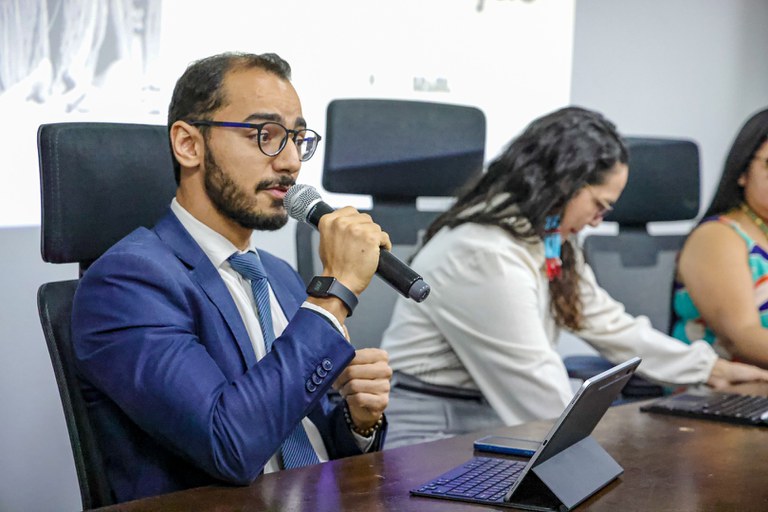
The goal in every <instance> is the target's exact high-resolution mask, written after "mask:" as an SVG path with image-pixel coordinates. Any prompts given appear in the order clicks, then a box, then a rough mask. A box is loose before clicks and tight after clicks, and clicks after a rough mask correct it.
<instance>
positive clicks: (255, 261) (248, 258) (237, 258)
mask: <svg viewBox="0 0 768 512" xmlns="http://www.w3.org/2000/svg"><path fill="white" fill-rule="evenodd" d="M229 264H230V265H231V266H232V268H233V269H235V271H236V272H237V273H238V274H240V275H242V276H243V277H245V278H247V279H250V280H251V281H258V280H262V279H266V278H267V273H266V271H265V270H264V265H262V263H261V258H259V255H258V254H256V253H255V252H253V251H248V252H244V253H242V254H241V253H239V252H236V253H234V254H233V255H232V256H230V257H229Z"/></svg>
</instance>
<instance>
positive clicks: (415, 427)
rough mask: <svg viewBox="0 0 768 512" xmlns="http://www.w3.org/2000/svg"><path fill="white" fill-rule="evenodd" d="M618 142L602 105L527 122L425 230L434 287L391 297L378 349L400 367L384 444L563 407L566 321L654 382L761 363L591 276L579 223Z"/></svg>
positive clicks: (615, 183) (422, 258)
mask: <svg viewBox="0 0 768 512" xmlns="http://www.w3.org/2000/svg"><path fill="white" fill-rule="evenodd" d="M627 157H628V155H627V149H626V147H625V145H624V142H623V140H622V138H621V137H620V136H619V134H618V133H617V132H616V129H615V127H614V125H613V124H612V123H611V122H610V121H608V120H606V119H605V118H604V117H603V116H602V115H600V114H599V113H597V112H593V111H589V110H585V109H582V108H576V107H570V108H565V109H561V110H558V111H556V112H553V113H551V114H549V115H546V116H543V117H541V118H539V119H537V120H535V121H534V122H533V123H531V124H530V125H529V126H528V127H527V128H526V129H525V131H524V132H523V133H522V134H521V135H520V136H518V137H517V138H516V139H514V140H513V141H512V142H511V143H510V144H509V145H508V146H507V148H506V149H505V150H504V151H503V152H502V153H501V155H500V156H499V157H498V158H496V160H495V161H493V162H492V163H491V164H490V166H489V167H488V170H487V172H486V173H484V174H483V175H482V176H481V177H480V178H479V179H478V180H477V181H476V182H475V183H474V184H472V185H470V186H469V187H468V188H467V189H466V191H465V192H463V193H462V194H461V195H460V196H459V198H458V200H457V202H456V203H455V204H454V205H453V207H451V208H450V209H449V210H448V211H447V212H445V213H444V214H443V215H442V216H440V217H439V218H438V219H437V220H436V221H435V223H434V224H433V225H432V226H431V227H430V229H429V230H428V232H427V234H426V237H425V238H426V239H425V245H424V246H423V247H422V248H421V249H420V251H419V252H418V253H417V255H416V257H415V259H414V261H413V267H414V268H415V269H416V270H417V271H418V272H419V273H420V274H421V275H422V276H423V277H424V279H425V280H426V281H427V282H429V283H430V285H431V286H432V294H431V295H430V297H429V300H427V301H425V302H424V303H422V304H412V303H409V302H407V301H400V302H398V304H397V306H396V308H395V311H394V314H393V318H392V322H391V324H390V326H389V329H388V330H387V332H386V333H385V335H384V340H383V344H382V348H384V349H385V350H387V351H388V352H389V355H390V365H391V366H392V368H393V369H395V370H397V374H396V378H395V379H394V383H395V385H394V388H393V390H392V394H391V398H390V405H389V408H388V410H387V414H388V416H389V419H390V431H389V434H388V439H387V444H388V446H398V445H403V444H409V443H412V442H418V441H424V440H429V439H434V438H439V437H445V436H450V435H457V434H461V433H465V432H469V431H472V430H477V429H480V428H488V427H492V426H496V425H502V424H506V425H513V424H517V423H522V422H526V421H530V420H535V419H542V418H553V417H556V416H557V415H558V414H560V413H561V412H562V410H563V408H564V407H565V406H566V404H567V403H568V401H569V400H570V398H571V396H572V391H571V387H570V383H569V380H568V375H567V373H566V370H565V367H564V366H563V362H562V360H561V358H560V356H559V355H558V353H557V351H556V342H557V339H558V337H559V334H560V332H561V330H567V331H570V332H572V333H574V334H576V335H577V336H580V337H581V338H583V339H584V340H586V341H587V342H588V343H590V344H591V345H592V346H593V347H595V348H596V349H597V350H599V351H600V352H602V353H603V355H604V356H605V357H607V358H608V359H610V360H611V361H614V362H620V361H623V360H625V359H628V358H630V357H632V356H635V355H640V356H641V357H642V358H643V359H644V361H643V363H642V364H641V366H640V368H639V371H640V373H642V374H644V375H645V376H646V377H649V378H651V379H653V380H655V381H659V382H663V383H674V384H694V383H704V382H706V383H709V384H711V385H716V386H718V385H723V384H725V383H730V382H734V381H740V380H750V379H765V378H766V377H768V372H765V371H763V370H759V369H757V368H754V367H752V366H748V365H740V364H736V363H731V362H728V361H725V360H722V359H718V357H717V355H716V354H715V353H714V351H713V350H712V348H711V347H710V345H709V344H707V343H706V342H694V343H693V344H692V345H690V346H688V345H684V344H682V343H680V342H678V341H677V340H674V339H672V338H670V337H668V336H666V335H664V334H662V333H661V332H659V331H656V330H654V329H653V328H652V327H651V325H650V323H649V322H648V320H647V319H646V318H644V317H640V318H634V317H632V316H630V315H629V314H627V313H626V312H625V311H624V307H623V306H622V305H621V304H619V303H617V302H616V301H614V300H613V299H611V297H610V296H609V295H608V294H607V293H606V292H605V291H604V290H603V289H602V288H600V287H599V286H598V285H597V283H596V282H595V277H594V274H593V273H592V270H591V269H590V268H589V266H588V265H586V264H585V263H584V260H583V256H582V253H581V251H580V249H579V248H578V246H577V245H576V241H575V235H576V234H577V233H578V232H579V231H581V230H582V229H583V228H584V227H585V226H587V225H590V226H597V225H598V224H600V222H601V221H602V220H603V216H604V215H605V214H606V213H607V212H608V211H610V210H611V208H612V204H613V203H614V202H615V201H616V200H617V199H618V198H619V195H620V194H621V192H622V190H623V189H624V186H625V185H626V183H627V176H628V168H627V160H628V158H627Z"/></svg>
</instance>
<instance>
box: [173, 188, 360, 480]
mask: <svg viewBox="0 0 768 512" xmlns="http://www.w3.org/2000/svg"><path fill="white" fill-rule="evenodd" d="M171 210H172V211H173V213H174V214H175V215H176V217H177V218H178V219H179V222H181V224H182V225H183V226H184V229H186V230H187V231H188V232H189V234H190V235H191V236H192V238H193V239H194V240H195V242H197V244H198V245H199V246H200V248H201V249H202V250H203V252H205V254H206V256H208V259H210V260H211V263H212V264H213V266H214V267H216V269H217V270H218V272H219V275H220V276H221V278H222V280H223V281H224V284H225V285H226V287H227V289H228V290H229V293H230V294H231V295H232V299H233V300H234V302H235V306H237V310H238V311H239V312H240V317H241V318H242V320H243V323H244V324H245V329H246V330H247V331H248V336H249V337H250V339H251V345H252V346H253V351H254V353H255V354H256V360H260V359H261V358H262V357H264V356H265V355H266V347H265V346H264V335H263V333H262V331H261V326H260V325H259V318H258V315H257V313H256V301H255V300H254V298H253V291H252V289H251V285H250V282H249V281H248V280H247V279H245V278H243V276H241V275H240V274H239V273H238V272H237V271H235V270H234V269H233V268H232V266H231V265H230V264H229V261H227V260H228V258H229V257H230V256H231V255H232V254H233V253H234V252H242V251H239V249H238V248H237V247H235V246H234V244H232V242H230V241H229V240H227V239H226V238H225V237H224V236H222V235H221V234H220V233H218V232H216V231H214V230H213V229H211V228H209V227H208V226H206V225H205V224H203V223H202V222H200V221H199V220H197V219H196V218H195V217H193V216H192V214H190V213H189V212H188V211H187V210H185V209H184V207H183V206H181V205H180V204H179V203H178V201H176V198H174V199H173V200H172V201H171ZM249 249H250V250H253V251H256V247H255V245H253V242H251V247H250V248H249ZM269 306H270V309H271V312H272V325H273V328H274V330H275V337H278V336H280V334H281V333H282V332H283V330H285V328H286V327H287V326H288V319H287V318H286V317H285V314H284V313H283V309H282V307H281V306H280V303H279V302H278V301H277V297H276V296H275V293H274V291H273V290H272V287H271V286H270V287H269ZM302 307H308V308H309V309H312V310H313V311H316V312H318V313H320V314H322V315H323V316H325V317H326V318H328V319H329V320H330V321H331V322H332V323H333V324H334V325H335V326H336V328H337V329H338V330H339V332H340V333H342V335H343V333H344V330H343V329H342V327H341V324H339V321H338V320H337V319H336V317H335V316H333V315H332V314H331V313H330V312H328V311H326V310H325V309H323V308H321V307H320V306H317V305H315V304H310V303H308V302H305V303H304V304H302ZM301 424H302V426H303V427H304V430H305V431H306V433H307V437H308V438H309V442H310V443H311V444H312V448H313V449H314V450H315V453H316V454H317V457H318V459H319V460H320V462H326V461H327V460H328V451H327V450H326V448H325V444H323V438H322V436H321V435H320V431H319V430H318V429H317V427H316V426H315V425H314V424H313V423H312V422H311V421H310V420H309V418H306V417H305V418H304V419H302V421H301ZM254 428H258V425H254ZM353 435H354V437H355V441H356V442H357V444H358V446H360V448H361V449H362V450H363V451H367V450H368V449H369V448H370V446H371V445H372V444H373V436H372V437H370V438H365V437H362V436H360V435H358V434H356V433H354V432H353ZM280 469H282V468H281V466H280V464H279V458H278V457H277V454H275V455H273V456H272V457H271V458H270V459H269V461H268V462H267V464H266V466H264V473H271V472H274V471H279V470H280Z"/></svg>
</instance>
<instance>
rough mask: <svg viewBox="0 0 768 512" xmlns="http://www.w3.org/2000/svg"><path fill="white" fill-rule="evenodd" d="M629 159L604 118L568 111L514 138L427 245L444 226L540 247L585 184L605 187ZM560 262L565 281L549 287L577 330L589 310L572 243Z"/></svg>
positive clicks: (562, 316) (434, 228)
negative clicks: (477, 229) (472, 227)
mask: <svg viewBox="0 0 768 512" xmlns="http://www.w3.org/2000/svg"><path fill="white" fill-rule="evenodd" d="M628 159H629V155H628V152H627V147H626V145H625V143H624V140H623V139H622V137H621V135H619V133H618V132H617V131H616V127H615V126H614V124H613V123H612V122H610V121H609V120H607V119H606V118H605V117H603V116H602V115H601V114H600V113H598V112H594V111H591V110H587V109H585V108H580V107H566V108H563V109H560V110H557V111H555V112H552V113H550V114H547V115H545V116H543V117H540V118H538V119H536V120H535V121H533V122H532V123H531V124H529V125H528V127H527V128H526V129H525V130H524V131H523V133H522V134H521V135H519V136H518V137H517V138H515V139H512V141H511V142H510V143H509V145H508V146H507V147H506V148H505V149H504V151H502V153H501V154H500V155H499V156H498V157H497V158H496V159H495V160H493V161H492V162H491V163H490V165H489V166H488V170H487V172H485V173H484V174H482V175H481V176H479V177H478V178H477V179H476V180H475V181H474V182H472V183H470V184H469V185H468V186H467V187H466V188H465V190H464V191H463V192H461V193H460V194H459V198H458V199H457V201H456V203H455V204H454V205H453V206H452V207H451V208H450V209H449V210H448V211H447V212H445V213H444V214H442V215H441V216H440V217H438V218H437V219H436V220H435V222H434V223H432V225H431V226H430V227H429V229H428V230H427V233H426V236H425V243H426V242H427V241H429V239H431V238H432V237H433V236H434V235H435V234H436V233H437V232H438V231H439V230H440V229H442V228H443V227H446V226H447V227H450V228H452V227H455V226H458V225H460V224H463V223H465V222H474V223H477V224H489V225H494V226H499V227H501V228H503V229H505V230H506V231H507V232H509V233H510V234H511V235H512V236H513V237H515V238H517V239H521V240H526V241H537V240H541V239H542V238H543V236H544V234H545V225H546V218H547V216H549V215H558V214H559V215H562V213H563V210H564V208H565V205H566V204H567V203H568V201H569V200H570V199H571V198H573V197H574V196H575V195H576V194H577V193H578V192H579V191H580V190H581V189H582V188H583V187H584V186H585V185H599V184H601V183H603V182H604V180H605V177H606V175H607V174H608V173H609V172H610V171H611V170H612V169H613V168H614V166H615V165H616V164H617V163H623V164H626V163H627V161H628ZM521 220H524V221H525V222H520V221H521ZM510 221H512V222H510ZM561 259H562V274H561V276H560V278H558V279H554V280H552V281H550V286H549V290H550V296H551V302H550V306H551V309H552V313H553V315H554V317H555V319H556V321H557V323H558V324H559V325H562V326H566V327H569V328H571V329H574V330H576V329H579V328H581V327H582V325H581V324H582V321H583V320H582V314H581V311H582V305H581V300H580V298H579V295H578V282H579V276H578V275H577V273H576V260H575V250H574V248H573V247H572V246H571V242H570V241H565V243H564V245H563V249H562V254H561Z"/></svg>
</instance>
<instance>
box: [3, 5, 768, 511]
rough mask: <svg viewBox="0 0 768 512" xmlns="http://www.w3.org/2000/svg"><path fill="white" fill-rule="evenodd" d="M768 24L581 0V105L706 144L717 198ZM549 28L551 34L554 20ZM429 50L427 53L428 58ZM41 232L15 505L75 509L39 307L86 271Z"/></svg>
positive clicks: (577, 96)
mask: <svg viewBox="0 0 768 512" xmlns="http://www.w3.org/2000/svg"><path fill="white" fill-rule="evenodd" d="M457 1H458V0H457ZM464 1H465V2H466V3H467V5H471V6H472V8H474V7H475V6H476V5H480V4H484V5H485V7H486V8H489V9H490V8H499V7H500V6H502V5H507V4H511V3H520V4H528V2H523V1H522V0H484V2H483V1H481V0H472V2H469V0H464ZM558 1H559V0H558ZM550 2H551V0H550ZM534 3H535V4H548V3H549V2H548V1H545V0H535V2H534ZM185 5H188V4H185ZM436 12H439V10H438V11H436ZM295 16H301V13H300V12H297V13H295ZM435 21H437V22H439V18H437V17H435ZM259 26H260V23H259V22H256V21H255V20H254V21H252V22H250V24H249V27H250V28H248V29H247V30H250V37H251V38H255V37H256V35H257V34H256V33H257V31H258V27H259ZM766 26H768V3H766V2H764V1H763V0H728V1H722V0H577V3H576V25H575V50H574V54H573V76H572V82H573V83H572V99H573V102H574V103H577V104H581V105H584V106H588V107H592V108H597V109H599V110H602V111H603V112H604V113H605V114H606V115H607V116H608V117H609V118H611V119H613V120H614V121H615V122H616V123H617V124H618V126H619V128H620V129H621V130H622V131H623V132H624V133H626V134H633V135H640V134H644V135H674V136H688V137H692V138H694V139H696V140H698V141H699V143H700V144H701V149H702V156H703V166H704V175H705V180H706V182H705V196H706V197H709V195H711V191H712V190H713V188H714V183H715V181H716V175H717V174H718V173H719V168H720V166H721V163H722V159H723V154H724V152H725V150H726V147H727V145H728V144H729V143H730V139H731V138H732V137H733V135H734V133H735V131H736V129H737V128H738V126H739V124H740V123H741V121H742V120H743V119H744V118H745V117H746V116H747V115H748V114H749V113H751V112H752V111H754V110H756V109H757V108H759V107H761V106H763V105H766V104H768V61H767V60H766V59H765V56H764V49H765V48H768V44H766V43H768V31H766V30H765V27H766ZM205 28H206V25H205V23H202V24H201V25H199V26H198V27H197V28H195V31H194V32H193V33H192V34H191V35H190V36H189V37H188V39H187V40H188V41H189V42H192V43H194V44H201V41H202V40H204V39H205V38H204V37H201V36H200V35H199V31H204V29H205ZM538 30H539V31H540V32H541V33H542V34H543V35H544V36H547V35H549V34H547V30H548V28H547V27H539V28H538ZM549 30H555V27H549ZM390 33H391V34H392V35H393V36H394V35H395V33H394V32H390ZM289 36H290V37H298V38H302V37H304V34H302V33H295V32H291V33H290V34H289ZM450 36H451V37H454V36H455V37H459V38H461V37H462V34H461V33H460V31H459V32H458V33H457V34H450ZM254 40H255V39H254ZM465 44H467V45H472V44H473V41H472V40H465ZM194 50H195V55H194V56H195V57H196V56H199V55H201V54H207V53H211V52H213V51H216V49H211V48H210V47H208V48H202V47H201V48H197V47H195V48H194ZM507 50H508V49H507V48H506V47H504V46H503V45H501V46H497V47H494V46H490V47H483V48H482V49H481V50H478V51H477V53H478V55H482V56H483V57H484V58H485V59H486V62H487V64H486V65H487V66H499V67H500V68H503V69H504V70H506V71H507V72H508V73H510V75H513V76H514V77H516V78H519V79H520V80H523V79H525V73H524V72H521V70H520V69H519V68H517V67H516V66H515V63H514V62H510V61H509V60H508V59H507V55H508V52H507ZM435 51H439V48H436V49H435ZM0 54H1V52H0ZM428 57H429V55H428V54H425V57H424V58H425V59H427V58H428ZM350 65H351V63H350ZM476 77H477V78H478V80H482V77H483V70H482V69H478V70H477V75H476ZM564 80H566V81H567V77H566V78H565V79H564ZM530 94H531V95H534V94H536V91H535V90H532V91H530ZM500 100H503V98H500ZM553 106H554V105H553ZM0 110H3V109H0ZM318 115H320V114H318ZM487 115H488V116H489V118H491V119H493V122H494V123H503V122H504V121H505V119H504V118H503V117H502V114H500V113H499V111H497V110H489V111H487ZM533 115H535V114H531V116H529V117H533ZM7 117H8V116H6V118H7ZM315 117H317V116H315ZM515 129H516V128H515ZM512 135H513V133H512V128H510V133H509V134H508V135H507V136H512ZM11 149H13V148H11ZM10 154H13V153H12V152H11V153H10ZM7 160H10V161H7V162H6V165H5V166H4V170H5V171H7V169H8V168H9V165H10V167H11V168H14V169H15V170H16V171H18V170H19V168H18V167H14V165H13V164H14V162H13V159H7ZM32 167H34V162H32ZM27 170H28V171H29V169H27ZM32 172H34V171H32ZM7 176H8V179H4V187H13V183H14V182H13V179H12V175H10V174H9V175H7ZM4 190H5V191H6V192H7V191H8V188H4ZM272 236H273V238H270V239H269V240H267V241H265V246H266V248H267V249H269V250H271V251H273V252H276V253H278V254H281V255H285V256H288V257H289V258H292V255H293V250H294V248H293V239H292V235H291V232H290V231H286V232H285V233H282V234H276V235H272ZM38 237H39V229H38V228H36V227H27V228H14V229H0V247H2V248H3V250H2V251H0V268H2V271H0V390H2V393H0V411H2V414H1V415H0V474H1V475H3V478H2V479H0V511H3V512H4V511H16V510H34V511H46V510H75V509H77V508H78V507H79V503H80V500H79V493H78V489H77V482H76V478H75V472H74V465H73V463H72V459H71V452H70V449H69V441H68V438H67V434H66V429H65V427H64V420H63V413H62V411H61V406H60V403H59V402H58V395H57V391H56V386H55V383H54V380H53V374H52V370H51V367H50V362H49V359H48V355H47V352H46V349H45V343H44V341H43V338H42V333H41V331H40V327H39V322H38V318H37V312H36V306H35V292H36V290H37V287H38V286H39V284H40V283H42V282H45V281H50V280H57V279H69V278H72V277H74V276H75V275H76V271H75V269H74V267H72V266H64V267H58V266H54V265H47V264H44V263H42V262H41V261H40V257H39V238H38ZM576 350H581V349H580V348H576Z"/></svg>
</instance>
